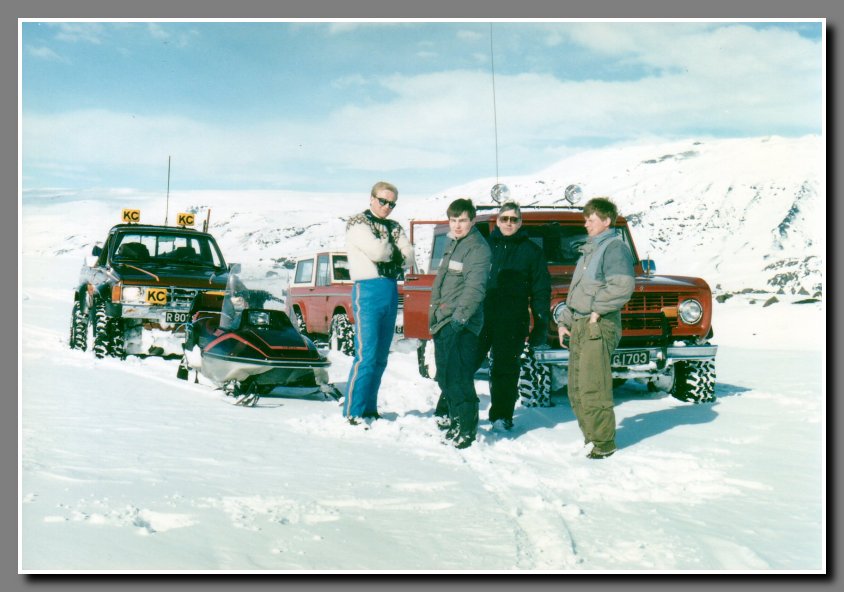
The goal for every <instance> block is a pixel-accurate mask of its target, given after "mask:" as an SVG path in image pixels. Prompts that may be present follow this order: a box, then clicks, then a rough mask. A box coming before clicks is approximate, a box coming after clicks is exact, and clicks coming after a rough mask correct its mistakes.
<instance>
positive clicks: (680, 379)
mask: <svg viewBox="0 0 844 592" xmlns="http://www.w3.org/2000/svg"><path fill="white" fill-rule="evenodd" d="M567 193H568V192H567ZM490 210H494V211H497V210H498V206H497V205H495V206H480V207H479V208H478V215H477V217H476V219H475V222H476V224H475V225H476V227H477V228H478V230H480V232H481V233H482V234H484V235H485V236H488V235H489V233H490V232H491V231H492V230H493V229H494V228H495V222H496V214H495V213H492V212H491V211H490ZM522 219H523V228H524V229H525V230H526V231H527V232H528V234H529V235H530V237H531V240H533V241H534V242H535V243H536V244H537V245H539V246H540V247H542V250H543V252H544V253H545V257H546V259H547V261H548V270H549V271H550V273H551V280H552V286H551V318H552V319H553V321H554V322H552V323H550V327H549V331H548V348H547V349H542V348H538V349H536V350H533V351H531V350H530V348H527V347H526V350H525V354H524V355H523V356H522V360H523V364H522V377H521V379H520V383H519V386H520V392H521V395H522V403H523V404H525V405H528V406H532V405H542V404H543V402H542V401H545V402H547V401H549V392H550V387H551V383H552V378H553V383H554V386H555V389H556V388H562V387H563V386H564V385H565V384H566V382H567V380H566V379H567V369H568V360H569V351H568V349H566V348H563V347H561V345H560V342H559V339H558V337H557V326H556V323H555V322H556V320H557V319H558V318H559V314H560V311H561V310H562V309H563V308H564V307H565V300H566V294H567V293H568V286H569V284H570V283H571V279H572V275H573V273H574V268H575V265H576V263H577V260H578V258H579V256H580V253H579V251H578V248H579V247H580V246H581V245H582V244H583V243H584V242H585V241H586V239H587V234H586V228H585V227H584V225H583V222H584V220H583V212H582V208H580V207H574V206H568V205H566V206H559V205H558V206H522ZM424 224H428V225H431V224H432V225H434V229H433V244H432V245H431V260H430V265H429V266H428V271H429V273H426V274H421V273H415V272H414V271H411V273H409V274H408V275H407V276H406V277H405V282H404V296H405V297H404V333H405V337H415V338H417V339H420V340H421V341H420V346H419V352H418V353H419V369H420V373H422V375H423V376H429V375H430V376H433V372H432V368H431V366H432V361H431V358H432V356H431V355H430V350H432V349H433V347H429V346H428V340H430V339H431V335H430V333H429V331H428V304H429V302H430V297H431V286H432V284H433V281H434V276H435V273H436V270H437V268H438V267H439V263H440V260H441V259H442V254H443V251H444V249H445V246H446V244H447V242H448V240H449V239H448V237H447V236H446V234H447V232H448V221H447V220H412V221H411V223H410V236H411V240H413V236H414V231H415V230H416V227H417V226H418V225H424ZM615 227H616V230H617V231H618V234H619V236H620V237H621V238H622V240H624V242H625V243H626V244H627V245H628V246H629V247H630V250H631V252H632V253H633V257H634V260H635V261H636V267H635V273H636V276H637V277H636V288H635V291H634V293H633V296H632V298H631V299H630V301H629V302H628V303H627V305H626V306H625V307H624V309H623V310H622V338H621V342H620V344H619V347H618V349H616V351H615V353H614V354H613V356H612V366H613V377H614V379H616V381H615V382H616V384H620V383H623V382H624V381H625V380H626V379H638V380H641V381H643V382H645V383H646V384H647V385H648V388H649V389H651V390H660V391H666V392H668V393H670V394H671V395H672V396H674V397H676V398H678V399H680V400H683V401H693V402H696V403H700V402H710V401H714V400H715V354H716V351H717V346H715V345H712V344H710V343H709V339H711V337H712V335H713V332H712V326H711V324H712V293H711V291H710V288H709V285H708V284H707V283H706V282H705V281H704V280H702V279H700V278H694V277H685V276H673V275H671V276H669V275H663V276H658V275H654V273H653V272H654V270H655V265H654V263H653V261H651V260H649V259H645V260H640V259H639V254H638V252H637V250H636V245H635V244H634V242H633V237H632V234H631V232H630V227H629V226H628V224H627V220H626V219H625V218H623V217H622V216H619V217H618V219H617V220H616V224H615Z"/></svg>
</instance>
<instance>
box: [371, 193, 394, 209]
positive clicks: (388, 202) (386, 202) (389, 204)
mask: <svg viewBox="0 0 844 592" xmlns="http://www.w3.org/2000/svg"><path fill="white" fill-rule="evenodd" d="M372 197H374V198H375V199H377V200H378V203H380V204H381V205H382V206H384V207H386V208H390V209H391V210H392V209H393V208H394V207H396V202H394V201H391V200H389V199H383V198H380V197H375V196H374V195H373V196H372Z"/></svg>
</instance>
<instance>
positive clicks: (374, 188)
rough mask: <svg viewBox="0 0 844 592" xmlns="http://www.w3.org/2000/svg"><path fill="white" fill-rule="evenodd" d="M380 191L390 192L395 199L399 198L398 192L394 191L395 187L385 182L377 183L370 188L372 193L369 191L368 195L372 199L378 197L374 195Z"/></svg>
mask: <svg viewBox="0 0 844 592" xmlns="http://www.w3.org/2000/svg"><path fill="white" fill-rule="evenodd" d="M382 189H386V190H387V191H392V192H393V195H395V196H396V199H398V198H399V190H398V189H396V186H395V185H393V184H392V183H387V182H386V181H378V182H377V183H376V184H375V185H373V186H372V191H370V192H369V194H370V195H371V196H372V197H378V196H377V195H375V194H376V193H378V192H379V191H381V190H382Z"/></svg>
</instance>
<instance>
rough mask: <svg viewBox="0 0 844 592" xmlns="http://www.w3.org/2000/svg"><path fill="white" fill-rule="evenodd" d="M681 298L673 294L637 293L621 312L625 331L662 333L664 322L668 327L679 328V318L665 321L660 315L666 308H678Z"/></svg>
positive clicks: (622, 325)
mask: <svg viewBox="0 0 844 592" xmlns="http://www.w3.org/2000/svg"><path fill="white" fill-rule="evenodd" d="M678 302H679V297H678V295H677V294H672V293H668V292H667V293H658V292H657V293H654V292H637V293H634V294H633V296H632V297H631V298H630V301H629V302H628V303H627V304H626V305H625V306H624V309H623V310H622V311H621V313H622V314H621V327H622V330H624V331H660V332H661V331H662V329H663V322H665V321H667V322H668V327H670V328H672V329H673V328H674V327H676V326H677V318H676V317H675V318H668V319H665V318H664V316H663V315H661V314H659V313H660V312H661V311H662V309H663V308H664V307H674V306H677V303H678Z"/></svg>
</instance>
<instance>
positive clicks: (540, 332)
mask: <svg viewBox="0 0 844 592" xmlns="http://www.w3.org/2000/svg"><path fill="white" fill-rule="evenodd" d="M528 343H529V344H530V346H531V347H533V348H541V347H542V346H547V345H548V317H547V316H545V315H544V314H536V313H534V315H533V329H532V330H531V332H530V337H529V338H528Z"/></svg>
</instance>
